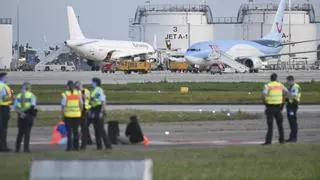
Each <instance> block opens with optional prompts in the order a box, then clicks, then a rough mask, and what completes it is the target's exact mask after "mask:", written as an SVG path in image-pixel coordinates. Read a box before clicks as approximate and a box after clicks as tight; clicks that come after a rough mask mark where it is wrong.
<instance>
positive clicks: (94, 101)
mask: <svg viewBox="0 0 320 180" xmlns="http://www.w3.org/2000/svg"><path fill="white" fill-rule="evenodd" d="M101 94H104V91H103V89H102V88H101V87H96V88H95V89H94V90H93V91H92V93H91V101H90V104H91V107H96V106H99V105H101V104H102V102H101V100H100V95H101Z"/></svg>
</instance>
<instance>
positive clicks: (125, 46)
mask: <svg viewBox="0 0 320 180" xmlns="http://www.w3.org/2000/svg"><path fill="white" fill-rule="evenodd" d="M67 9H68V23H69V40H67V41H65V44H66V46H68V47H69V48H70V49H71V50H73V51H75V52H76V53H77V54H79V55H80V56H82V57H83V58H86V59H90V60H95V61H108V60H110V59H119V58H124V57H137V56H144V55H147V54H152V53H154V49H153V47H152V46H151V45H149V44H148V43H144V42H132V41H117V40H102V39H87V38H85V37H84V35H83V34H82V31H81V29H80V26H79V23H78V20H77V18H76V15H75V13H74V11H73V8H72V7H70V6H68V7H67Z"/></svg>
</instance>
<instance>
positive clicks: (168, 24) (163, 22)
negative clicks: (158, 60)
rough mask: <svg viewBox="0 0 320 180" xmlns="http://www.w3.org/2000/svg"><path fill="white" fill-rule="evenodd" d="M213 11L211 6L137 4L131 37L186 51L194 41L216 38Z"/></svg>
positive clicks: (132, 21) (161, 47) (159, 47)
mask: <svg viewBox="0 0 320 180" xmlns="http://www.w3.org/2000/svg"><path fill="white" fill-rule="evenodd" d="M212 20H213V18H212V12H211V9H210V7H209V6H208V5H206V4H199V5H189V4H188V5H144V6H138V8H137V10H136V13H135V17H134V19H131V20H130V22H129V24H130V27H129V38H130V39H131V40H133V41H144V42H147V43H149V44H151V45H153V46H155V48H157V49H165V48H167V47H168V46H167V45H168V40H169V43H171V49H178V51H180V52H185V50H186V49H187V48H188V47H189V46H190V45H191V44H193V43H196V42H199V41H206V40H211V39H214V32H213V31H214V25H213V23H212Z"/></svg>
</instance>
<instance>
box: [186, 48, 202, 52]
mask: <svg viewBox="0 0 320 180" xmlns="http://www.w3.org/2000/svg"><path fill="white" fill-rule="evenodd" d="M188 51H191V52H198V51H200V49H188Z"/></svg>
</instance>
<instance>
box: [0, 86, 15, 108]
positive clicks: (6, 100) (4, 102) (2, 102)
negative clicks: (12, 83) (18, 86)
mask: <svg viewBox="0 0 320 180" xmlns="http://www.w3.org/2000/svg"><path fill="white" fill-rule="evenodd" d="M2 88H5V89H6V91H7V96H6V97H1V98H0V106H10V105H11V104H12V101H13V91H12V90H11V88H10V87H9V86H8V85H7V84H5V83H0V90H2ZM0 96H1V94H0Z"/></svg>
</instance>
